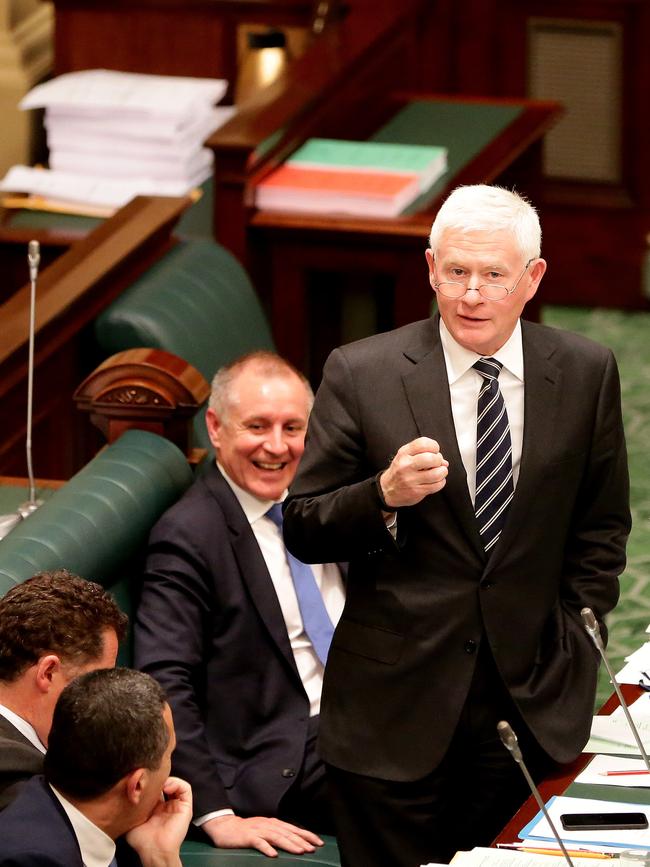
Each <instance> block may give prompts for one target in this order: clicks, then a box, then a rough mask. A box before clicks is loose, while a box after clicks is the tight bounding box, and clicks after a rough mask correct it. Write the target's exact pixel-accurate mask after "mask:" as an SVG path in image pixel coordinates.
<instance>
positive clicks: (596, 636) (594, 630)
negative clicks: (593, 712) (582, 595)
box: [580, 608, 650, 773]
mask: <svg viewBox="0 0 650 867" xmlns="http://www.w3.org/2000/svg"><path fill="white" fill-rule="evenodd" d="M580 616H581V617H582V622H583V623H584V625H585V629H586V630H587V632H588V633H589V635H590V636H591V639H592V641H593V642H594V644H595V645H596V648H597V650H598V652H599V653H600V655H601V657H602V660H603V663H604V665H605V668H606V669H607V674H608V675H609V679H610V680H611V682H612V686H613V687H614V691H615V692H616V695H617V697H618V700H619V702H620V703H621V707H622V708H623V713H624V714H625V719H626V720H627V724H628V725H629V727H630V731H631V732H632V734H633V735H634V740H635V741H636V745H637V747H638V748H639V752H640V753H641V757H642V758H643V761H644V762H645V766H646V768H647V770H648V772H649V773H650V760H649V759H648V755H647V753H646V751H645V749H644V747H643V741H642V740H641V735H640V734H639V730H638V729H637V727H636V725H635V724H634V720H633V719H632V715H631V714H630V711H629V710H628V706H627V702H626V701H625V699H624V698H623V693H622V692H621V688H620V686H619V685H618V681H617V680H616V675H615V674H614V672H613V671H612V667H611V665H610V664H609V660H608V659H607V654H606V653H605V645H604V644H603V639H602V636H601V634H600V626H599V625H598V621H597V620H596V616H595V614H594V612H593V611H592V610H591V608H583V609H582V611H581V612H580Z"/></svg>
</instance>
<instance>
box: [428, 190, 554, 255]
mask: <svg viewBox="0 0 650 867" xmlns="http://www.w3.org/2000/svg"><path fill="white" fill-rule="evenodd" d="M447 229H457V230H460V231H463V232H475V231H496V230H499V229H507V230H509V231H510V232H512V234H513V236H514V238H515V241H516V243H517V246H518V247H519V249H520V251H521V254H522V256H523V258H524V260H525V261H527V262H528V261H529V260H530V259H536V258H537V257H538V256H539V255H540V253H541V246H542V230H541V227H540V224H539V217H538V215H537V211H536V210H535V208H534V207H533V206H532V205H531V204H530V202H529V201H528V200H527V199H525V198H524V197H523V196H521V195H519V193H515V192H513V191H511V190H506V189H504V188H503V187H494V186H488V185H487V184H476V185H474V186H466V187H457V188H456V189H455V190H454V191H453V192H452V193H450V195H449V196H448V197H447V198H446V199H445V201H444V202H443V204H442V206H441V207H440V210H439V211H438V213H437V215H436V218H435V220H434V221H433V225H432V227H431V234H430V235H429V246H430V247H431V250H432V251H433V254H434V256H435V254H436V250H437V248H438V246H439V244H440V240H441V238H442V235H443V233H444V232H445V231H447Z"/></svg>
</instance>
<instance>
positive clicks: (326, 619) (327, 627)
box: [266, 503, 334, 665]
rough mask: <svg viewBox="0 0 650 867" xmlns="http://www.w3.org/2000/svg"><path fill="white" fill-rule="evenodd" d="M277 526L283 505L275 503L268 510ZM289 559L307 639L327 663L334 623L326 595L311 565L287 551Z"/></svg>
mask: <svg viewBox="0 0 650 867" xmlns="http://www.w3.org/2000/svg"><path fill="white" fill-rule="evenodd" d="M266 516H267V517H268V518H270V519H271V520H272V521H273V523H274V524H275V525H276V527H279V529H280V532H282V504H281V503H274V505H272V506H271V508H270V509H269V510H268V512H267V513H266ZM285 551H286V554H287V562H288V564H289V569H290V570H291V577H292V578H293V586H294V587H295V590H296V597H297V599H298V607H299V608H300V616H301V617H302V625H303V629H304V630H305V633H306V635H307V638H309V640H310V641H311V643H312V645H313V647H314V650H315V651H316V655H317V656H318V658H319V659H320V661H321V662H322V663H323V665H325V663H326V662H327V654H328V652H329V649H330V644H331V642H332V635H333V634H334V626H333V625H332V621H331V619H330V616H329V614H328V613H327V608H325V603H324V602H323V597H322V595H321V592H320V590H319V588H318V584H317V583H316V579H315V578H314V573H313V572H312V569H311V566H307V564H306V563H301V562H300V560H298V559H296V557H294V556H293V554H292V553H291V552H290V551H287V550H286V548H285Z"/></svg>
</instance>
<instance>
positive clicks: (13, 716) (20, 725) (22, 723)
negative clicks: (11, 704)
mask: <svg viewBox="0 0 650 867" xmlns="http://www.w3.org/2000/svg"><path fill="white" fill-rule="evenodd" d="M0 716H3V717H4V718H5V719H6V720H8V721H9V722H10V723H11V724H12V726H14V728H17V729H18V731H19V732H20V733H21V735H23V737H26V738H27V740H28V741H29V742H30V744H32V746H35V747H36V749H37V750H38V751H39V752H40V753H43V755H45V746H44V744H42V743H41V740H40V738H39V736H38V735H37V734H36V729H35V728H34V726H32V725H31V724H30V723H28V722H27V720H25V719H23V718H22V717H21V716H18V714H17V713H14V711H12V710H9V708H8V707H5V705H3V704H0Z"/></svg>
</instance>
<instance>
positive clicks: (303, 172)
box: [255, 138, 447, 217]
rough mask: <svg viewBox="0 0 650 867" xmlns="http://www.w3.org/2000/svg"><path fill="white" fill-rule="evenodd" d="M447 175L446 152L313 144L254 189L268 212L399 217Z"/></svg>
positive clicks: (403, 146) (310, 141) (367, 144)
mask: <svg viewBox="0 0 650 867" xmlns="http://www.w3.org/2000/svg"><path fill="white" fill-rule="evenodd" d="M446 169H447V151H446V149H445V148H443V147H434V146H428V145H412V144H401V143H387V142H375V141H347V140H343V139H322V138H312V139H308V140H307V141H306V142H305V144H304V145H302V147H300V148H298V150H296V151H295V152H294V153H293V154H292V156H291V157H290V158H289V159H288V160H287V161H286V162H285V163H284V164H283V165H281V166H280V167H279V168H277V169H275V171H273V172H271V173H270V174H269V175H267V176H266V177H265V178H263V179H262V181H260V182H259V183H258V184H257V185H256V188H255V204H256V205H257V207H258V208H263V209H265V210H274V211H277V210H282V211H298V212H301V213H311V214H332V213H333V214H336V213H341V214H353V215H355V216H370V217H395V216H397V215H398V214H400V213H402V211H404V210H405V209H406V208H408V207H409V205H411V204H412V203H413V202H414V201H415V199H417V198H418V197H419V196H420V195H421V194H422V193H423V192H424V191H425V190H426V189H427V188H428V187H430V186H431V185H432V184H433V183H434V182H435V181H436V180H437V179H438V178H439V177H440V176H441V175H442V174H444V172H445V171H446Z"/></svg>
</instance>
